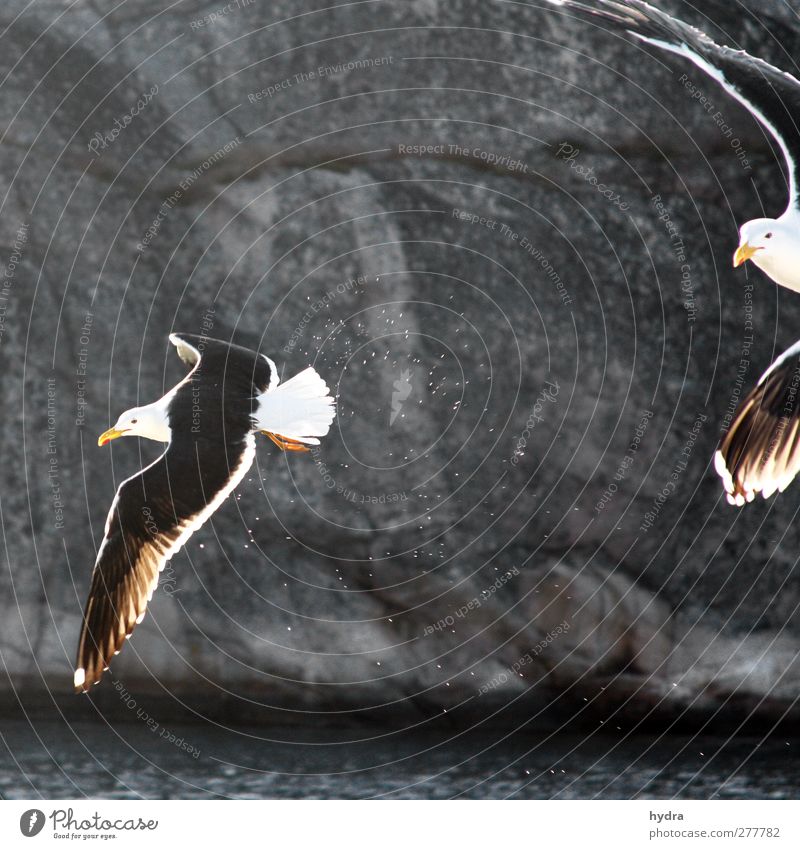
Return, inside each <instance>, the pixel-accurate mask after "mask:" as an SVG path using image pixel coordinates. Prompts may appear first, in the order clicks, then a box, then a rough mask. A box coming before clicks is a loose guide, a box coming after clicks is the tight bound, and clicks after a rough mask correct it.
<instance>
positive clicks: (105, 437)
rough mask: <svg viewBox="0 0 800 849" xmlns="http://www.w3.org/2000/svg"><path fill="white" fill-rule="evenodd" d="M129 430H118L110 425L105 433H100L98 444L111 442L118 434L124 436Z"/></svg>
mask: <svg viewBox="0 0 800 849" xmlns="http://www.w3.org/2000/svg"><path fill="white" fill-rule="evenodd" d="M127 432H128V431H127V430H117V429H116V428H115V427H110V428H109V429H108V430H107V431H106V432H105V433H101V434H100V436H99V438H98V440H97V444H98V445H105V444H106V442H111V440H112V439H116V438H117V437H118V436H122V435H123V434H126V433H127Z"/></svg>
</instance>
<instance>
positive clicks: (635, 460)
mask: <svg viewBox="0 0 800 849" xmlns="http://www.w3.org/2000/svg"><path fill="white" fill-rule="evenodd" d="M24 5H25V4H22V3H20V2H11V3H7V4H5V6H4V8H3V9H2V11H0V16H2V23H3V27H4V28H5V27H7V26H9V29H8V30H5V35H4V36H3V39H2V41H3V47H4V50H3V51H2V52H0V63H1V64H2V71H3V79H4V82H3V95H4V96H3V97H2V98H0V112H1V114H0V126H2V132H3V135H2V153H3V157H4V166H5V167H4V168H3V169H2V170H0V181H2V184H3V185H2V198H3V214H2V216H0V242H1V243H2V245H3V246H4V247H3V257H2V262H3V266H4V268H5V270H6V271H5V280H4V291H3V293H2V294H3V297H4V299H5V300H4V301H3V307H4V309H3V322H2V325H0V355H2V358H3V363H4V368H3V371H2V374H1V378H2V391H3V397H4V400H5V403H4V419H5V421H4V427H3V429H2V440H3V457H4V463H3V467H2V476H3V485H2V520H3V526H2V532H3V536H4V547H3V550H2V557H3V560H4V561H5V563H4V568H3V570H2V571H0V588H1V589H2V592H1V593H0V603H2V606H3V609H2V620H1V621H2V631H1V632H0V651H1V652H2V656H3V661H4V665H5V668H6V670H7V672H8V675H9V679H8V681H7V683H6V684H5V687H6V689H7V691H8V693H15V694H16V693H23V692H25V691H26V690H29V691H35V690H37V689H41V688H42V687H43V686H45V687H47V688H49V689H50V690H51V691H53V692H55V693H56V694H57V695H58V696H59V697H60V696H61V695H62V694H66V693H68V692H69V691H70V689H71V664H72V657H73V652H74V649H75V644H76V640H77V634H78V629H79V624H80V617H81V611H82V607H83V603H84V594H85V592H86V589H87V586H88V577H89V572H90V570H91V566H92V563H93V561H94V556H95V551H96V547H97V545H98V544H99V541H100V539H101V537H102V529H103V522H104V520H105V515H106V512H107V510H108V506H109V504H110V502H111V499H112V497H113V493H114V490H115V488H116V486H117V485H118V484H119V482H120V481H121V480H122V479H124V478H125V477H126V476H128V475H130V474H132V473H133V472H135V471H136V470H137V469H139V468H140V467H141V466H142V464H143V463H145V462H147V461H149V460H151V459H153V458H155V457H156V456H157V455H158V453H159V446H157V445H156V444H140V445H138V446H137V443H136V442H135V441H133V440H122V441H121V442H118V443H115V444H114V445H113V447H111V448H110V450H109V448H108V447H107V448H105V449H102V450H101V449H99V448H98V447H97V446H96V437H97V435H98V433H100V432H101V431H102V430H104V429H105V428H106V427H107V426H108V425H109V423H111V422H113V421H114V420H115V418H116V416H117V415H118V414H119V412H121V411H122V410H124V409H127V408H128V407H130V406H133V405H134V404H136V403H145V402H148V401H150V400H152V399H154V398H156V397H157V396H159V395H160V394H161V393H162V392H163V391H164V390H165V388H168V387H169V386H171V385H172V384H174V383H175V382H176V381H177V380H178V379H180V377H181V375H182V374H183V373H184V369H183V366H182V364H181V363H180V362H179V361H178V359H177V357H175V355H174V353H173V351H172V349H171V348H170V346H169V345H168V343H167V335H168V334H169V332H170V331H171V330H173V329H179V330H183V331H185V332H191V333H206V334H207V335H210V336H214V337H218V338H226V339H234V340H235V341H237V342H239V343H242V344H246V345H250V346H252V347H254V348H259V349H260V350H262V351H263V352H264V353H267V354H269V355H270V356H272V357H274V358H275V359H276V360H277V361H278V362H280V363H281V364H282V365H283V366H284V367H285V374H286V375H287V376H288V375H290V374H291V373H293V372H295V371H297V370H299V369H301V368H303V367H304V366H305V365H307V364H314V365H315V366H316V368H317V369H318V370H319V371H320V373H321V374H322V375H323V376H324V377H325V378H326V380H327V381H328V383H329V385H331V386H332V387H335V390H336V394H337V397H338V404H339V415H338V418H337V421H336V425H335V428H334V430H333V431H332V433H331V435H330V437H329V438H327V439H326V440H325V441H324V443H323V445H322V446H321V448H320V450H319V451H316V452H314V454H313V456H284V455H281V454H280V453H279V452H278V451H277V449H276V448H275V447H274V446H272V444H271V443H268V442H266V441H265V442H264V444H263V445H262V446H261V447H260V448H259V454H258V459H257V463H256V464H255V465H254V467H253V470H252V473H251V474H250V475H249V476H248V477H247V479H246V480H245V482H244V483H243V484H242V486H241V487H240V488H239V490H238V491H237V493H236V495H235V497H232V498H230V499H229V501H228V502H227V503H226V505H225V506H224V507H223V508H222V509H221V510H220V511H219V512H218V513H217V514H216V515H215V516H214V518H213V520H212V521H210V522H209V523H208V524H207V525H206V526H205V527H204V528H203V529H202V530H201V531H200V532H198V533H197V534H196V535H195V536H194V538H193V539H192V541H191V543H190V544H188V545H187V546H186V547H185V549H184V550H183V551H182V552H181V553H180V554H179V555H178V556H177V557H176V558H175V559H174V560H173V561H172V563H171V564H170V566H169V567H168V569H167V571H166V573H165V575H164V578H163V580H162V586H161V589H160V590H159V592H158V593H157V594H156V597H155V598H154V600H153V603H152V606H151V608H150V612H149V614H148V616H147V618H146V619H145V621H144V623H143V624H142V625H141V626H140V627H139V628H138V629H137V631H136V634H135V636H134V638H133V639H132V640H131V641H130V643H129V644H128V646H127V647H126V650H125V651H124V652H123V653H122V654H121V655H120V657H119V658H118V659H117V661H116V662H115V663H114V666H113V670H112V674H111V675H110V676H109V678H108V680H107V681H106V682H104V684H103V685H101V687H99V688H97V689H96V690H95V691H94V692H95V694H97V695H100V694H102V692H103V691H104V690H105V691H107V693H110V694H111V696H108V698H111V697H113V695H114V685H113V681H114V679H116V680H117V681H122V682H124V683H125V686H126V687H127V688H128V690H130V691H132V692H136V693H137V694H138V696H139V698H140V699H146V698H147V697H148V694H154V693H162V692H164V691H167V692H169V693H171V694H175V698H176V700H183V701H184V702H185V703H187V704H189V705H190V706H191V707H192V709H195V710H197V711H199V712H202V711H205V710H209V709H210V708H209V707H208V706H209V705H212V704H213V703H214V702H215V701H219V700H225V701H226V703H227V704H229V705H231V706H232V708H231V712H232V714H234V715H235V714H236V712H237V711H238V710H241V711H244V710H247V711H248V716H250V717H251V718H252V717H254V716H255V717H257V716H258V712H259V710H261V709H262V708H263V709H264V710H266V707H264V706H269V707H277V708H279V709H281V710H284V711H286V712H288V713H290V714H291V713H297V712H311V713H313V714H314V715H316V716H330V715H332V714H336V713H337V712H342V711H344V712H350V713H355V714H359V715H375V716H380V715H382V714H384V713H385V714H387V715H388V714H389V713H391V711H393V710H395V709H400V708H404V709H409V710H410V711H411V712H412V713H420V714H421V715H423V716H425V715H429V714H431V713H441V711H442V710H448V711H453V712H458V711H461V712H469V711H477V712H478V713H481V712H485V713H488V712H490V711H491V710H494V706H496V705H497V704H498V703H503V702H513V701H514V700H516V699H519V698H520V697H523V696H529V695H532V696H533V697H534V699H535V700H538V701H539V702H541V704H542V705H546V704H547V703H548V702H549V701H550V700H551V699H552V698H553V696H554V694H562V695H563V696H564V697H565V698H566V699H568V700H572V702H571V703H574V705H575V706H576V707H575V709H576V711H579V712H591V711H592V710H593V709H597V710H605V709H606V707H607V705H608V703H609V700H610V701H611V702H613V703H615V704H617V705H620V706H623V707H625V708H626V709H630V710H632V711H635V712H637V713H638V714H640V715H653V716H659V715H661V714H664V715H668V714H669V715H672V714H674V713H675V712H676V711H677V712H680V711H681V710H683V709H684V708H686V707H701V708H703V709H706V710H711V711H724V710H725V709H726V708H727V707H730V705H731V704H744V705H746V706H747V709H748V711H749V710H758V711H764V710H771V711H773V712H777V713H780V712H782V711H783V710H784V709H786V708H788V707H790V706H791V704H792V703H793V702H794V699H795V697H796V692H797V686H798V683H800V669H798V667H797V662H796V659H795V652H794V650H793V648H792V646H793V640H794V639H796V637H797V630H798V626H797V621H798V619H797V615H796V609H797V605H798V603H800V591H798V583H797V581H796V580H794V577H795V572H794V570H795V564H796V560H797V557H796V546H795V545H794V544H793V523H794V521H795V518H796V515H797V505H798V499H800V488H798V487H797V486H795V487H793V488H790V489H789V490H788V491H787V492H786V493H784V494H783V495H780V496H778V497H776V498H773V499H772V500H770V501H769V502H759V503H755V504H753V505H750V506H749V507H747V508H746V509H744V510H741V511H739V510H735V509H733V508H731V507H729V506H728V505H727V504H726V503H724V499H723V498H722V494H721V487H720V484H719V481H718V478H717V476H716V474H715V473H714V471H713V466H712V462H711V461H712V457H713V452H714V449H715V447H716V443H717V440H718V437H719V433H720V430H721V428H722V427H723V426H724V425H725V424H726V422H728V421H729V420H730V416H731V413H732V410H733V408H734V407H735V405H736V402H737V399H738V398H739V397H741V395H742V394H743V393H744V392H746V391H747V389H748V388H749V387H750V386H751V385H752V384H753V383H754V382H755V380H756V379H757V377H758V375H759V374H760V373H761V371H762V370H763V369H764V368H765V367H766V366H767V365H768V364H769V363H770V362H771V360H772V359H773V357H774V355H775V354H776V352H777V351H780V350H782V349H783V348H784V347H786V346H787V345H788V344H789V343H790V342H792V341H793V340H794V338H795V336H796V335H797V331H796V327H797V324H798V322H797V319H798V317H800V305H799V304H798V302H797V299H796V298H792V296H791V295H790V294H788V293H783V292H780V293H779V292H777V291H776V289H775V288H774V286H773V285H772V284H770V283H769V282H768V281H767V279H766V278H764V277H763V276H762V275H760V274H759V273H758V272H757V271H755V270H752V269H745V270H742V269H739V270H737V271H733V269H731V268H730V265H731V261H730V260H731V255H732V252H733V250H734V249H735V247H736V242H737V227H738V225H739V224H740V223H741V222H742V221H744V220H746V219H748V218H752V217H756V216H758V215H761V214H762V210H766V211H767V212H771V213H773V214H777V213H778V212H779V211H781V210H782V209H783V205H784V204H785V181H784V179H783V176H782V172H781V167H780V163H779V161H778V160H777V159H776V156H775V152H774V150H773V148H774V145H771V144H770V142H769V140H768V139H767V138H766V137H765V135H764V133H763V132H762V131H761V129H760V128H759V126H758V125H757V124H756V123H755V122H754V121H753V119H752V118H751V117H750V116H749V115H748V114H747V113H746V112H745V111H744V110H742V109H741V108H740V107H739V106H737V105H736V104H735V103H734V102H733V101H731V100H730V99H729V98H727V97H726V96H724V94H723V93H722V92H721V91H720V90H719V89H718V87H717V86H716V85H714V84H713V82H712V81H710V80H709V79H707V78H706V77H704V76H703V75H702V74H700V73H699V72H698V71H696V70H695V69H693V68H692V67H690V66H687V65H684V64H682V63H681V62H680V61H678V60H677V59H674V60H673V59H671V58H670V57H667V56H663V55H660V54H657V53H654V52H651V51H647V50H643V49H641V48H640V47H637V46H636V45H632V44H630V43H628V42H626V41H625V40H624V39H621V38H619V37H617V36H614V35H608V34H606V33H603V32H602V31H600V30H598V29H597V28H592V27H589V26H586V25H583V24H578V23H576V22H574V21H571V20H569V19H568V18H566V17H565V16H563V15H562V14H560V13H559V12H556V11H552V10H544V9H539V8H535V7H534V5H532V6H530V7H525V6H524V5H520V4H511V3H502V2H497V3H478V2H456V3H453V2H444V0H441V2H437V0H416V2H411V3H395V2H385V3H379V4H367V5H354V6H347V7H344V8H341V9H337V10H333V11H331V10H330V9H325V8H324V7H325V6H326V5H327V4H323V3H308V4H304V6H303V10H302V11H299V10H298V7H297V4H294V3H289V2H285V1H284V0H281V2H275V3H270V4H266V3H255V2H254V3H250V4H246V3H242V4H239V5H238V6H236V7H235V8H233V9H232V10H231V11H227V12H223V11H220V7H218V6H217V5H215V4H209V3H205V4H196V5H195V6H194V7H192V8H190V9H187V8H185V7H184V6H181V9H182V10H183V11H181V12H176V11H165V10H164V9H163V7H162V6H161V5H159V4H156V3H152V2H149V0H147V2H145V0H142V2H128V3H125V4H124V5H122V6H121V7H118V8H116V9H115V10H114V11H112V12H109V13H108V14H107V15H105V17H102V18H101V17H100V13H99V12H98V11H97V8H94V7H87V6H86V5H83V4H82V5H80V6H78V7H75V8H73V9H69V10H65V9H64V7H63V4H61V3H54V2H49V3H48V2H38V3H35V4H33V5H32V6H31V7H30V8H26V9H25V11H23V6H24ZM220 5H221V4H220ZM751 5H752V8H753V9H754V10H756V11H757V12H758V14H757V15H756V14H755V13H754V14H752V15H750V16H748V15H746V14H742V13H741V11H737V13H736V14H734V12H733V10H732V9H731V8H730V7H729V5H728V4H725V3H722V2H709V3H706V4H704V7H705V15H707V18H703V17H701V16H700V15H699V14H698V13H697V12H693V11H692V9H691V8H689V7H688V6H685V5H680V4H669V8H670V9H672V10H674V11H676V12H678V13H679V14H682V15H684V16H685V17H686V18H687V19H690V20H692V21H693V22H694V23H696V24H698V25H700V26H702V27H703V28H705V29H707V30H708V31H710V32H712V34H714V35H715V36H716V37H717V38H724V39H726V40H727V42H728V43H731V44H738V45H741V46H743V47H745V48H747V49H750V50H751V51H753V52H756V53H758V54H760V55H762V56H764V57H765V58H768V59H771V60H772V61H774V62H776V63H778V64H780V65H781V66H782V67H784V68H785V69H786V70H789V71H795V72H796V71H797V69H796V68H795V67H794V65H793V63H792V60H791V56H792V55H797V49H798V47H800V34H799V33H800V29H799V27H800V24H798V20H797V18H796V13H797V10H798V8H800V7H798V5H797V4H796V3H790V4H786V3H780V2H777V0H768V2H761V3H758V4H755V3H754V4H751ZM226 8H227V7H226ZM18 13H21V14H19V17H17V15H18ZM701 98H705V100H703V102H702V105H701V103H700V101H701ZM709 103H710V104H711V108H709V107H708V106H707V105H706V104H709ZM779 307H780V312H779ZM12 688H13V689H12ZM93 698H95V696H93Z"/></svg>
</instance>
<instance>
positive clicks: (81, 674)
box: [73, 666, 86, 690]
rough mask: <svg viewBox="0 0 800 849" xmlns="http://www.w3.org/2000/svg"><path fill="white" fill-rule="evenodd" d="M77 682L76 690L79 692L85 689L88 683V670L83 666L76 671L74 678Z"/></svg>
mask: <svg viewBox="0 0 800 849" xmlns="http://www.w3.org/2000/svg"><path fill="white" fill-rule="evenodd" d="M73 681H74V682H75V689H76V690H77V689H78V688H79V687H83V685H84V684H85V683H86V670H85V669H84V668H83V667H82V666H81V667H79V668H78V669H76V670H75V676H74V678H73Z"/></svg>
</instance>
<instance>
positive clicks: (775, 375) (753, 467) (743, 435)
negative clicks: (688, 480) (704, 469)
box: [714, 342, 800, 506]
mask: <svg viewBox="0 0 800 849" xmlns="http://www.w3.org/2000/svg"><path fill="white" fill-rule="evenodd" d="M798 396H800V342H797V343H795V344H794V345H792V347H791V348H789V350H788V351H785V352H784V353H783V354H781V356H780V357H778V359H777V360H776V361H775V362H774V363H773V364H772V365H771V366H770V368H769V370H768V371H767V372H766V374H765V375H764V376H763V377H762V378H761V380H760V381H759V382H758V386H756V388H755V389H754V390H753V391H752V392H751V393H750V394H749V395H748V396H747V397H746V398H745V399H744V401H742V403H741V405H740V406H739V409H738V410H737V411H736V416H735V418H734V420H733V422H732V424H731V426H730V429H729V430H728V432H727V433H726V434H725V436H724V437H723V439H722V442H721V443H720V446H719V450H718V451H717V453H716V456H715V458H714V460H715V466H716V469H717V472H719V475H720V477H721V478H722V482H723V485H724V486H725V491H726V493H727V494H728V501H729V502H730V503H731V504H735V505H737V506H741V505H742V504H744V503H746V502H748V501H752V500H753V499H754V498H755V496H756V494H757V493H759V492H760V493H761V494H762V495H763V496H764V498H769V496H770V495H772V494H773V493H774V492H783V490H784V489H786V487H787V486H788V485H789V484H790V483H791V482H792V480H793V479H794V477H795V475H796V474H797V473H798V471H800V397H798Z"/></svg>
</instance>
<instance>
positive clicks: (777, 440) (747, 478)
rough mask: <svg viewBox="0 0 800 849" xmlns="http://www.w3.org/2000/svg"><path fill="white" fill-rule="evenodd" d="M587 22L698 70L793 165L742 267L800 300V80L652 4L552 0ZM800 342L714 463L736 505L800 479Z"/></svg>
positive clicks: (752, 228)
mask: <svg viewBox="0 0 800 849" xmlns="http://www.w3.org/2000/svg"><path fill="white" fill-rule="evenodd" d="M548 2H550V3H552V4H553V5H557V6H560V7H562V8H563V9H565V10H567V11H568V12H571V13H574V14H575V15H576V16H577V17H579V18H581V19H583V20H589V21H595V22H597V21H600V22H602V23H605V24H609V25H610V26H611V27H613V28H615V29H619V30H622V31H624V32H626V33H628V34H629V35H631V36H633V37H634V38H636V39H638V40H640V41H642V42H645V43H647V44H650V45H654V46H655V47H658V48H661V49H663V50H667V51H669V52H670V53H675V54H678V55H679V56H682V57H684V58H686V59H688V60H689V61H690V62H692V63H694V64H695V65H696V66H697V67H698V68H700V70H702V71H703V72H704V73H705V74H707V75H708V76H709V77H710V78H711V79H713V80H714V81H715V82H717V83H718V84H719V85H720V86H722V88H723V89H724V90H725V91H727V92H728V93H729V94H730V95H731V96H732V97H734V98H735V99H736V100H738V101H739V103H741V104H743V105H744V106H745V107H746V108H747V109H748V110H749V111H750V112H751V113H752V115H753V116H754V117H755V118H756V119H757V120H758V121H759V122H760V123H761V125H762V126H763V127H764V129H765V130H766V131H767V132H768V133H769V134H770V135H771V136H772V138H773V139H774V140H775V142H776V143H777V145H778V147H779V148H780V150H781V152H782V154H783V158H784V160H785V165H786V171H787V177H788V184H789V199H788V205H787V207H786V209H785V210H784V212H783V213H782V214H781V215H779V216H778V217H777V218H756V219H754V220H752V221H747V222H745V223H744V224H743V225H742V226H741V228H740V230H739V246H738V247H737V248H736V252H735V253H734V255H733V264H734V266H735V267H738V266H740V265H741V264H742V263H744V262H747V261H748V260H750V261H751V262H753V263H754V264H755V265H756V266H757V267H758V268H760V269H761V270H762V271H763V272H764V273H765V274H766V275H767V276H768V277H770V278H772V280H774V281H775V282H776V283H777V284H778V285H780V286H784V287H785V288H787V289H791V290H792V291H794V292H800V197H799V196H798V184H800V170H799V169H800V81H798V80H797V78H796V77H793V76H792V75H791V74H787V73H786V72H785V71H781V70H780V69H778V68H776V67H774V66H773V65H770V64H769V63H768V62H765V61H764V60H763V59H758V58H756V57H755V56H751V55H750V54H749V53H746V52H745V51H743V50H733V49H731V48H730V47H724V46H721V45H719V44H716V43H715V42H714V41H712V40H711V39H710V38H709V37H708V36H707V35H706V34H705V33H704V32H702V31H701V30H699V29H696V28H695V27H692V26H690V25H689V24H687V23H684V22H683V21H680V20H678V19H677V18H674V17H672V16H671V15H669V14H667V13H666V12H663V11H661V10H660V9H656V8H655V7H653V6H651V5H650V4H649V3H646V2H644V0H585V2H582V0H548ZM798 386H800V340H799V341H798V342H796V343H795V344H794V345H792V346H791V347H790V348H789V349H788V350H786V351H784V352H783V353H782V354H781V355H780V356H779V357H778V358H777V359H776V360H775V362H774V363H772V365H771V366H770V367H769V368H768V369H767V370H766V372H765V373H764V374H763V375H762V377H761V379H760V380H759V382H758V384H757V385H756V387H755V389H753V390H752V391H751V392H750V393H749V394H748V395H747V396H746V397H745V399H744V400H743V401H742V403H741V404H740V405H739V407H738V409H737V410H736V414H735V416H734V418H733V421H732V423H731V425H730V427H729V429H728V431H727V433H726V434H725V436H724V437H723V438H722V441H721V443H720V446H719V450H718V451H717V452H716V454H715V456H714V465H715V468H716V470H717V472H718V473H719V475H720V477H721V478H722V482H723V486H724V488H725V492H726V496H727V499H728V501H729V503H731V504H733V505H736V506H742V505H743V504H746V503H747V502H749V501H752V500H753V499H754V498H755V496H756V495H757V494H759V493H760V494H761V495H762V496H763V497H764V498H769V496H771V495H772V494H773V493H775V492H783V490H784V489H786V487H787V486H788V485H789V484H790V483H791V482H792V480H793V479H794V477H795V476H796V475H797V473H798V472H800V403H799V401H798V394H799V393H798Z"/></svg>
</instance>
